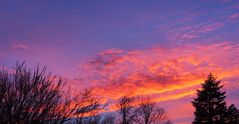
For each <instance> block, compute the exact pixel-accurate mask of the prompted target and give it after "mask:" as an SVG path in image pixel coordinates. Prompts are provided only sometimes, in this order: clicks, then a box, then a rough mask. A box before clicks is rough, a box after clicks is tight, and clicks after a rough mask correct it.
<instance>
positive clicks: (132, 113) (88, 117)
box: [0, 63, 171, 124]
mask: <svg viewBox="0 0 239 124" xmlns="http://www.w3.org/2000/svg"><path fill="white" fill-rule="evenodd" d="M92 90H93V89H85V90H84V91H82V92H80V93H78V92H76V90H75V91H74V89H71V88H66V85H65V83H64V81H63V80H62V79H61V78H59V77H56V76H54V75H52V73H49V72H47V71H46V68H45V67H44V68H40V67H39V66H37V68H36V69H35V70H32V69H29V68H27V66H26V65H25V64H24V63H23V64H19V63H17V64H16V66H15V67H14V68H13V70H12V71H7V70H5V69H2V70H0V123H1V124H63V123H75V124H170V123H171V121H170V120H169V119H168V118H167V116H166V114H165V111H164V109H163V108H160V107H158V106H157V105H156V103H155V102H151V100H150V98H136V97H129V96H124V97H122V98H120V99H119V101H118V103H116V108H117V109H116V112H114V113H107V112H105V108H106V106H107V105H105V104H102V102H101V100H100V99H99V98H97V97H95V96H94V95H93V93H92Z"/></svg>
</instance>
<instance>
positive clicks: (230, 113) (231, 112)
mask: <svg viewBox="0 0 239 124" xmlns="http://www.w3.org/2000/svg"><path fill="white" fill-rule="evenodd" d="M226 122H227V124H239V109H237V108H236V106H235V105H234V104H232V105H230V106H229V107H228V109H227V121H226Z"/></svg>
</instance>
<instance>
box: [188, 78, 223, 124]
mask: <svg viewBox="0 0 239 124" xmlns="http://www.w3.org/2000/svg"><path fill="white" fill-rule="evenodd" d="M222 87H223V86H222V85H221V84H220V81H217V80H216V78H215V77H214V76H213V75H212V74H209V75H208V78H207V80H205V82H204V83H203V84H202V89H201V90H198V91H197V98H194V100H193V101H192V104H193V106H194V107H195V112H194V115H195V119H194V121H193V124H224V123H225V121H226V111H227V108H226V102H225V97H226V96H225V92H223V91H221V88H222Z"/></svg>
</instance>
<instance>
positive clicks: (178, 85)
mask: <svg viewBox="0 0 239 124" xmlns="http://www.w3.org/2000/svg"><path fill="white" fill-rule="evenodd" d="M210 30H211V29H210ZM238 49H239V45H238V44H230V43H227V42H224V43H217V44H211V45H200V44H190V45H186V46H182V47H181V48H161V47H154V48H151V49H144V50H131V51H124V50H118V49H110V50H106V51H103V52H100V53H99V54H97V56H96V57H93V58H91V59H90V60H89V61H87V62H86V63H84V64H81V65H79V68H80V69H81V72H80V75H83V76H82V77H80V76H79V78H80V79H81V80H80V82H81V84H82V83H83V82H85V83H87V84H88V86H94V87H95V89H96V90H95V91H96V92H95V94H96V95H99V96H101V97H102V98H104V99H105V100H109V99H111V100H117V99H118V98H119V97H121V96H123V95H125V94H131V95H135V96H137V95H150V96H152V98H153V99H154V100H155V101H157V102H159V103H160V102H169V101H174V100H179V99H182V98H185V97H186V98H187V97H191V96H194V95H195V90H196V89H197V88H199V86H200V83H202V82H203V81H204V79H205V77H206V76H207V74H208V73H209V72H212V73H213V74H216V75H217V76H218V78H219V79H222V80H224V79H233V78H235V77H238V76H239V71H238V70H239V60H238V59H235V58H238V57H239V51H238ZM231 81H232V82H229V83H226V82H223V83H224V84H225V88H226V89H227V90H230V89H232V88H235V87H230V84H236V83H235V82H233V81H235V80H231ZM89 82H90V83H89ZM75 85H76V86H77V82H75ZM236 85H237V86H238V84H236ZM78 87H80V85H78ZM187 102H190V101H187ZM178 106H180V105H178ZM189 111H191V109H189ZM187 112H188V111H187ZM169 113H172V112H171V111H169ZM189 113H190V112H189ZM172 116H173V117H172V118H180V117H175V116H174V115H172Z"/></svg>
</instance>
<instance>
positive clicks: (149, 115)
mask: <svg viewBox="0 0 239 124" xmlns="http://www.w3.org/2000/svg"><path fill="white" fill-rule="evenodd" d="M135 113H136V122H137V123H138V124H166V123H169V122H170V121H169V120H168V119H167V116H166V114H165V110H164V109H163V108H160V107H158V106H157V105H156V103H155V102H152V101H151V100H150V98H149V97H147V98H141V99H140V103H139V106H138V107H137V109H136V111H135Z"/></svg>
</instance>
